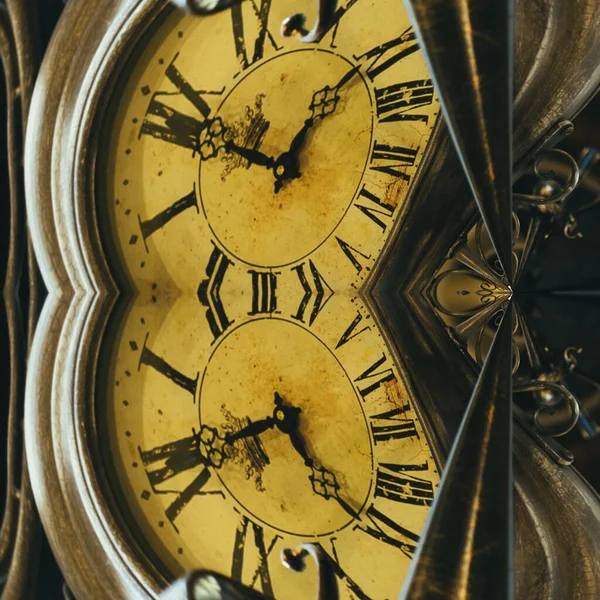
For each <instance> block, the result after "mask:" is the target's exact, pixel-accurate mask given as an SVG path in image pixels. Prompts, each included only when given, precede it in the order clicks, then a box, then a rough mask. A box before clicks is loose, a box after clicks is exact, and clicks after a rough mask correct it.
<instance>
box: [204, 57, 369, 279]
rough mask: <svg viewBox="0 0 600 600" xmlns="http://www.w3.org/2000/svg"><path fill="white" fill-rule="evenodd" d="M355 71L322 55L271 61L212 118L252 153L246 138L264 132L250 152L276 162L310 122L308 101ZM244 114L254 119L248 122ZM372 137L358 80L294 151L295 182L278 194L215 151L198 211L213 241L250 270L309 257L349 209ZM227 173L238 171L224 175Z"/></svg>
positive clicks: (256, 170)
mask: <svg viewBox="0 0 600 600" xmlns="http://www.w3.org/2000/svg"><path fill="white" fill-rule="evenodd" d="M354 66H355V65H354V64H353V63H352V62H351V61H349V60H348V59H346V58H345V57H343V56H340V55H339V54H336V53H334V52H331V51H329V50H324V49H299V50H294V51H291V52H287V53H285V54H280V55H277V56H274V57H272V58H270V59H268V60H266V61H264V62H263V63H261V64H260V65H258V66H257V67H256V68H255V69H254V70H252V71H251V72H249V73H248V74H247V75H246V76H245V77H243V78H242V79H240V81H239V82H237V83H236V85H235V86H234V87H233V89H232V90H231V91H230V92H229V94H228V95H227V96H226V98H225V99H224V100H223V102H222V103H221V105H220V107H219V108H218V110H217V111H216V113H215V116H219V117H221V118H222V119H223V122H224V123H225V124H226V125H227V126H228V127H231V126H232V123H233V124H234V125H235V127H237V129H238V130H240V131H242V133H241V134H240V135H238V136H237V137H236V138H235V139H236V143H238V144H239V145H248V146H249V147H255V146H254V145H253V142H252V140H254V138H253V137H252V136H254V137H256V136H259V137H260V135H261V134H260V133H258V132H259V131H261V128H264V127H265V126H266V124H268V129H267V130H266V133H264V134H262V135H263V138H262V143H260V144H259V145H258V146H256V148H258V149H260V151H261V152H263V153H264V154H267V155H269V156H272V157H274V158H275V159H277V157H278V156H279V155H280V154H282V153H283V152H285V151H287V150H288V149H289V146H290V144H291V141H292V139H293V138H294V136H295V135H296V133H298V131H300V129H301V128H302V126H303V124H304V121H305V120H306V119H307V118H308V117H309V116H310V115H311V111H310V108H309V105H310V103H311V100H312V95H313V93H314V92H315V91H317V90H320V89H322V88H324V87H325V86H330V87H331V86H334V85H336V84H337V82H338V81H339V80H340V79H341V78H342V77H343V75H344V74H346V73H347V72H348V71H349V70H350V69H351V68H353V67H354ZM307 74H308V75H307ZM255 82H256V83H255ZM263 90H266V92H265V93H264V97H263V98H261V99H260V102H261V103H262V107H261V108H260V109H257V108H256V100H257V97H258V96H259V95H260V94H262V93H263ZM246 108H248V109H249V110H251V111H254V116H252V117H247V118H246V114H247V110H246ZM259 113H262V116H261V115H260V114H259ZM261 119H262V120H261ZM372 135H373V110H372V100H371V95H370V92H369V88H368V85H367V83H366V81H365V79H364V77H363V75H362V74H361V73H357V74H356V75H355V76H354V78H353V79H352V80H351V81H350V82H348V83H347V84H346V85H345V86H344V87H343V88H342V90H341V92H340V101H339V102H338V107H337V109H336V111H335V112H334V113H333V114H332V115H330V116H328V117H326V118H325V119H317V122H316V123H315V125H314V126H313V127H312V128H311V131H310V132H309V134H308V136H307V138H306V140H305V143H304V147H303V148H302V150H301V151H300V171H301V173H302V175H301V177H300V178H299V179H294V180H290V181H287V182H286V183H285V184H284V186H283V187H282V189H281V190H280V191H279V193H278V194H275V193H274V181H275V177H274V175H273V172H272V171H270V170H268V169H266V168H265V167H263V166H260V165H248V164H247V162H246V161H245V160H243V159H240V158H239V157H237V155H235V154H234V153H229V154H227V153H224V151H221V152H220V154H219V157H217V158H213V159H210V160H206V161H201V162H200V167H199V185H198V189H199V196H200V203H201V206H202V210H203V212H204V215H205V217H206V220H207V223H208V225H209V227H210V229H211V231H212V233H213V235H214V236H215V237H216V238H217V239H218V240H219V241H220V243H221V244H222V245H223V247H224V248H225V249H227V251H228V252H229V253H230V254H231V255H233V256H234V257H236V258H237V259H239V260H242V261H243V262H245V263H247V264H249V265H253V266H262V267H281V266H285V265H289V264H292V263H294V262H297V261H298V260H301V259H303V258H305V257H306V256H308V255H309V254H311V253H312V252H314V251H315V250H316V249H317V248H318V247H319V246H321V245H322V244H323V242H325V240H327V239H328V238H329V237H330V236H331V234H332V233H333V232H334V231H335V229H336V228H337V226H338V225H339V223H340V222H341V221H342V219H343V218H344V215H345V214H346V213H347V211H348V210H349V209H350V207H351V205H352V201H353V200H354V197H355V196H356V194H357V192H358V190H359V188H360V184H361V181H362V177H363V174H364V171H365V169H366V167H367V164H368V160H369V154H370V149H371V144H372ZM254 141H255V142H256V140H254ZM227 161H229V162H227ZM228 165H232V166H234V168H233V169H232V170H231V172H229V173H227V172H226V170H227V168H228ZM222 177H223V178H224V181H223V180H222Z"/></svg>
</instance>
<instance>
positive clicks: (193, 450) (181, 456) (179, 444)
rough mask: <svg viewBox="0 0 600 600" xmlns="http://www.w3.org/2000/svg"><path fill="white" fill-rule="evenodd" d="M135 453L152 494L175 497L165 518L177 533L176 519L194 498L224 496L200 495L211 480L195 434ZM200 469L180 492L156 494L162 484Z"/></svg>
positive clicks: (160, 491)
mask: <svg viewBox="0 0 600 600" xmlns="http://www.w3.org/2000/svg"><path fill="white" fill-rule="evenodd" d="M138 451H139V454H140V458H141V459H142V463H143V465H144V467H145V469H146V474H147V476H148V481H149V482H150V485H151V486H152V489H153V490H154V492H155V493H158V494H177V496H176V498H175V500H173V502H171V504H170V505H169V506H168V507H167V509H166V511H165V515H166V516H167V518H168V519H169V521H171V524H172V525H173V527H175V529H176V530H177V527H176V526H175V523H174V521H175V519H176V518H177V517H178V516H179V514H180V513H181V511H182V510H183V509H184V508H185V507H186V506H187V505H188V504H189V502H190V501H191V500H192V498H193V497H194V496H198V495H200V496H202V495H205V494H220V495H221V496H223V493H222V492H219V491H213V492H205V491H203V488H204V486H205V485H206V484H207V483H208V481H209V479H210V471H209V470H208V469H207V468H206V466H205V461H204V459H203V457H202V455H201V454H200V448H199V443H198V436H197V435H195V434H194V435H191V436H190V437H186V438H182V439H180V440H175V441H174V442H169V443H167V444H163V445H162V446H157V447H156V448H152V449H151V450H142V449H141V448H138ZM200 465H202V466H203V468H202V470H201V471H200V472H199V473H198V475H196V477H195V478H194V479H193V480H192V482H191V483H190V484H189V485H188V486H187V487H186V488H184V489H183V490H181V491H175V490H159V489H157V488H156V486H158V485H160V484H162V483H164V482H165V481H168V480H170V479H172V478H173V477H175V476H177V475H179V474H181V473H183V472H185V471H188V470H190V469H193V468H194V467H198V466H200Z"/></svg>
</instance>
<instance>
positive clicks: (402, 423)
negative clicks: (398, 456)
mask: <svg viewBox="0 0 600 600" xmlns="http://www.w3.org/2000/svg"><path fill="white" fill-rule="evenodd" d="M409 409H410V407H409V405H408V404H405V405H404V406H402V407H400V408H395V409H393V410H388V411H387V412H382V413H379V414H378V415H372V416H370V417H369V419H370V420H371V432H372V433H373V440H374V441H375V445H377V443H378V442H387V441H389V440H401V439H404V438H410V437H416V438H418V437H419V434H418V432H417V428H416V427H415V422H414V420H413V419H405V418H404V417H403V416H402V415H404V414H405V413H406V411H408V410H409Z"/></svg>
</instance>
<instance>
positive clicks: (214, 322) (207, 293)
mask: <svg viewBox="0 0 600 600" xmlns="http://www.w3.org/2000/svg"><path fill="white" fill-rule="evenodd" d="M232 264H233V263H232V262H231V260H229V258H228V257H227V256H226V255H225V254H224V253H223V252H221V250H219V248H217V247H216V246H215V247H214V248H213V251H212V252H211V254H210V257H209V259H208V264H207V265H206V271H205V273H206V279H203V280H202V281H201V282H200V285H199V286H198V300H199V301H200V304H202V306H206V321H207V322H208V326H209V328H210V331H211V333H212V334H213V338H214V339H213V343H214V341H215V340H216V339H217V338H218V337H219V336H220V335H222V334H223V332H224V331H225V330H226V329H227V328H228V327H229V326H230V325H231V324H232V323H233V321H230V320H229V319H228V318H227V314H226V313H225V309H224V308H223V302H222V301H221V296H220V291H221V285H222V284H223V280H224V279H225V273H226V272H227V269H228V268H229V266H230V265H232Z"/></svg>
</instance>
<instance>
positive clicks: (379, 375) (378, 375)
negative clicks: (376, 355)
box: [354, 354, 396, 400]
mask: <svg viewBox="0 0 600 600" xmlns="http://www.w3.org/2000/svg"><path fill="white" fill-rule="evenodd" d="M386 362H387V357H386V356H385V354H382V355H381V358H380V359H379V360H378V361H376V362H374V363H373V364H372V365H371V366H370V367H369V368H368V369H367V370H366V371H364V372H363V373H361V374H360V375H359V376H358V377H357V378H356V379H355V380H354V381H355V383H356V384H357V385H358V387H359V389H358V391H359V392H360V395H361V396H362V397H363V400H364V399H365V398H366V397H367V396H368V395H369V394H371V393H373V392H374V391H375V390H377V389H378V388H379V387H380V386H381V385H383V384H384V383H388V382H390V381H396V375H395V374H394V372H393V371H392V369H391V368H390V367H387V368H384V369H382V370H379V371H378V370H377V369H379V368H380V367H383V366H384V365H385V363H386ZM359 382H361V383H364V384H365V387H363V388H361V387H360V385H361V383H359Z"/></svg>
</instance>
